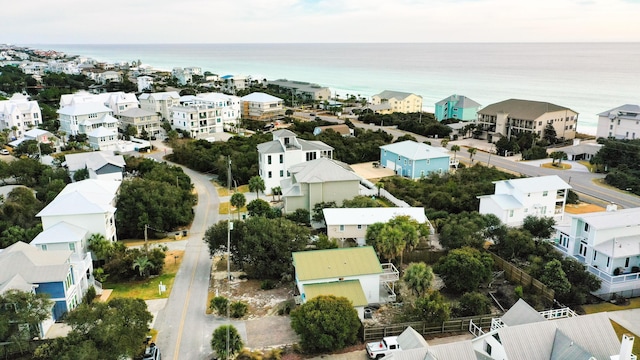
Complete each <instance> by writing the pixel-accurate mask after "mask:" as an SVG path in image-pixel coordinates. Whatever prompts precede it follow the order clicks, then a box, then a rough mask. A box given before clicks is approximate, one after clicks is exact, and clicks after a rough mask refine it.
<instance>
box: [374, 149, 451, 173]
mask: <svg viewBox="0 0 640 360" xmlns="http://www.w3.org/2000/svg"><path fill="white" fill-rule="evenodd" d="M380 165H381V166H383V167H385V168H387V169H392V170H393V171H395V173H396V174H398V175H400V176H404V177H408V178H410V179H419V178H421V177H424V176H427V175H429V173H445V172H449V169H450V168H451V167H456V166H457V165H458V160H456V159H451V156H450V155H449V153H448V152H447V150H446V149H445V148H439V147H433V146H431V145H427V144H423V143H418V142H415V141H412V140H406V141H402V142H399V143H393V144H389V145H383V146H380Z"/></svg>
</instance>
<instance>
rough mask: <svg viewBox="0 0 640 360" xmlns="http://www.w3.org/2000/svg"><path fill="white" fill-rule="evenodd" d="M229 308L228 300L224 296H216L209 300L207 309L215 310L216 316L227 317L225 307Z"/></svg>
mask: <svg viewBox="0 0 640 360" xmlns="http://www.w3.org/2000/svg"><path fill="white" fill-rule="evenodd" d="M228 306H229V300H228V299H227V298H226V297H224V296H216V297H214V298H213V299H211V303H210V304H209V308H210V309H211V310H215V311H216V312H217V313H218V315H222V316H225V315H227V307H228Z"/></svg>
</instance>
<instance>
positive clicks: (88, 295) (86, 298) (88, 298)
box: [83, 286, 98, 305]
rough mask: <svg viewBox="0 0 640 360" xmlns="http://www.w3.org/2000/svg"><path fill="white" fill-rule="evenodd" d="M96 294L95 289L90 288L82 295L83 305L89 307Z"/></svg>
mask: <svg viewBox="0 0 640 360" xmlns="http://www.w3.org/2000/svg"><path fill="white" fill-rule="evenodd" d="M97 295H98V294H97V293H96V288H94V287H93V286H91V287H90V288H89V289H88V290H87V293H86V294H85V295H84V301H83V302H84V303H85V304H87V305H91V303H92V302H93V300H95V299H96V296H97Z"/></svg>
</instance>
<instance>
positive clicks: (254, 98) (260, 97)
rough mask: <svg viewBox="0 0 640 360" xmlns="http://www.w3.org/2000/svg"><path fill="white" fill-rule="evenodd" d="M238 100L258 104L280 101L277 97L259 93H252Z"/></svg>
mask: <svg viewBox="0 0 640 360" xmlns="http://www.w3.org/2000/svg"><path fill="white" fill-rule="evenodd" d="M240 100H242V101H249V102H258V103H272V102H278V101H282V99H280V98H278V97H275V96H272V95H269V94H265V93H261V92H254V93H251V94H249V95H245V96H243V97H241V98H240Z"/></svg>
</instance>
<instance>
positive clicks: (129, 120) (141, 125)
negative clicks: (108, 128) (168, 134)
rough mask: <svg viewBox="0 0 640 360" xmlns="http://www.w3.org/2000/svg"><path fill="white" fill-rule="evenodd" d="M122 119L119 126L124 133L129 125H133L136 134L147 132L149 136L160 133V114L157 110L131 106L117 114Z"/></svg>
mask: <svg viewBox="0 0 640 360" xmlns="http://www.w3.org/2000/svg"><path fill="white" fill-rule="evenodd" d="M116 118H118V119H119V120H120V123H119V128H120V130H121V131H122V132H123V133H126V132H127V127H129V126H133V127H134V128H135V129H136V135H141V134H143V133H147V136H156V135H158V134H159V133H160V129H161V127H160V116H159V115H158V113H157V112H154V111H149V110H145V109H141V108H138V107H136V108H129V109H127V110H125V111H123V112H121V113H120V114H118V115H116Z"/></svg>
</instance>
